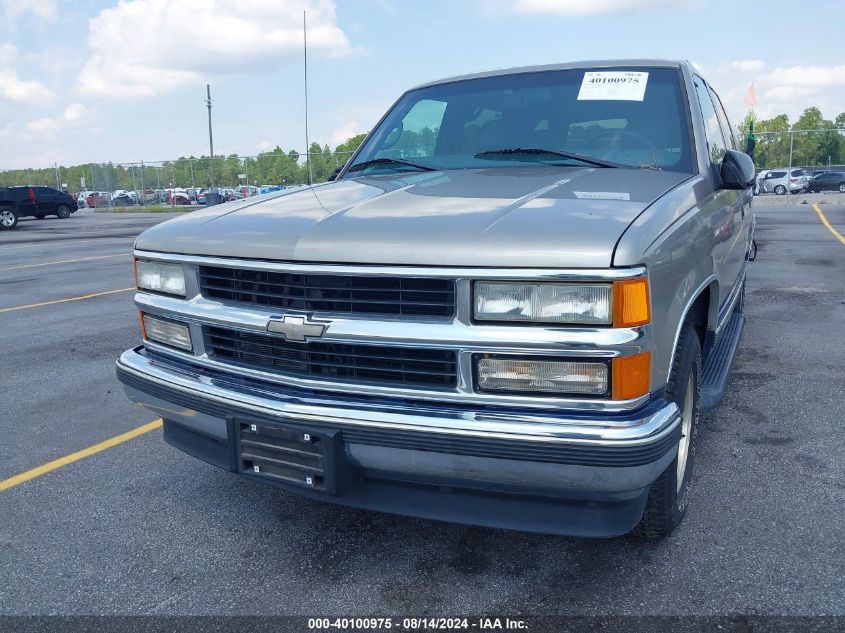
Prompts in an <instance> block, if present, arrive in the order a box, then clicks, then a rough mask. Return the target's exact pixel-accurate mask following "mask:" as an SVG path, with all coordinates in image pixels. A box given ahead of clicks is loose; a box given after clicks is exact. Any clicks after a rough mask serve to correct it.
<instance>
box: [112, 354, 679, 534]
mask: <svg viewBox="0 0 845 633" xmlns="http://www.w3.org/2000/svg"><path fill="white" fill-rule="evenodd" d="M116 369H117V374H118V377H119V379H120V380H121V382H123V383H124V386H125V388H126V391H127V393H128V395H129V397H130V398H131V399H132V400H134V401H135V402H137V403H139V404H141V405H143V406H145V407H146V408H148V409H150V410H151V411H153V412H155V413H156V414H157V415H160V416H161V417H162V418H163V419H164V420H165V439H166V440H167V441H168V442H169V443H171V444H173V445H175V446H176V447H177V448H180V449H182V450H184V451H185V452H187V453H189V454H192V455H194V456H196V457H198V458H200V459H203V460H205V461H207V462H210V463H212V464H215V465H217V466H220V467H222V468H225V469H228V470H233V471H235V472H240V474H245V475H247V476H249V473H245V472H243V471H241V470H239V468H238V467H237V465H236V463H235V460H234V459H233V458H232V455H233V446H234V441H233V439H232V438H233V431H232V429H233V426H234V422H233V421H234V420H236V419H242V420H250V421H252V420H255V421H257V422H260V423H261V424H264V425H272V424H278V425H279V426H280V427H285V428H299V429H302V430H312V431H316V430H321V431H331V432H335V433H338V434H339V436H340V438H341V440H340V441H341V442H342V447H343V455H344V457H343V459H344V460H345V461H346V462H347V463H348V464H349V465H350V466H351V468H352V469H354V471H355V472H356V473H357V475H356V477H357V479H356V482H355V485H354V486H350V487H348V488H347V489H345V490H344V491H343V493H342V494H340V493H339V494H336V495H331V494H326V493H316V492H314V491H307V490H302V489H300V488H298V487H295V486H294V487H290V486H284V485H282V486H281V487H284V488H288V489H290V490H292V491H293V492H297V493H299V494H304V495H306V496H310V497H314V498H318V499H321V500H323V501H329V502H333V503H340V504H346V505H353V506H357V507H363V508H369V509H374V510H381V511H388V512H396V513H399V514H406V515H412V516H420V517H425V518H433V519H441V520H448V521H452V522H460V523H470V524H475V525H486V526H491V527H505V528H513V529H521V530H529V531H539V532H547V533H549V532H550V533H558V534H568V535H580V536H614V535H618V534H623V533H625V532H627V531H629V530H630V529H632V528H633V527H634V526H635V525H636V523H637V522H638V521H639V518H640V516H641V515H642V510H643V507H644V503H645V498H646V496H647V493H648V488H649V486H650V485H651V483H652V482H653V481H654V480H655V479H657V477H659V476H660V474H661V473H662V472H663V471H664V470H665V469H666V468H667V467H668V466H669V465H670V464H671V462H672V460H673V459H674V457H675V454H676V452H677V444H678V439H679V437H680V418H679V412H678V409H677V407H676V406H675V404H673V403H668V402H665V401H655V402H652V403H651V404H650V405H648V406H646V407H644V408H643V409H641V410H640V411H639V412H636V413H617V414H601V415H597V414H595V413H592V414H590V415H589V416H580V415H573V414H571V413H567V414H566V415H555V414H554V413H552V412H548V411H542V412H537V411H532V410H527V411H526V410H506V409H494V408H490V407H481V408H478V409H471V408H467V407H455V406H454V405H436V404H434V403H431V402H409V401H406V400H398V399H397V400H390V399H383V398H372V397H364V396H360V397H357V398H356V397H351V396H349V395H348V394H342V395H340V394H329V393H320V392H317V391H305V390H300V389H285V388H282V387H280V386H279V385H277V384H271V383H261V382H258V381H255V380H253V379H251V378H243V377H240V376H237V375H235V374H231V373H228V374H227V373H222V372H216V371H210V370H208V369H207V368H204V367H198V366H191V365H190V364H188V363H185V362H183V361H181V360H180V359H177V358H170V357H167V356H165V355H160V354H156V353H155V352H151V351H150V350H146V349H145V348H137V349H135V350H129V351H127V352H125V353H124V354H123V355H121V357H120V359H119V360H118V362H117V368H116Z"/></svg>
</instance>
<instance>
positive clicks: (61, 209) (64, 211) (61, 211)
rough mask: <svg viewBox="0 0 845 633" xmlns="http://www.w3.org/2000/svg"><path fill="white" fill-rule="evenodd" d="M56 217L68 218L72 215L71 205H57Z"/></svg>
mask: <svg viewBox="0 0 845 633" xmlns="http://www.w3.org/2000/svg"><path fill="white" fill-rule="evenodd" d="M56 217H57V218H61V219H62V220H67V219H68V218H69V217H70V207H69V206H67V205H66V204H60V205H59V206H58V207H56Z"/></svg>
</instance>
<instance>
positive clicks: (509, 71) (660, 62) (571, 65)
mask: <svg viewBox="0 0 845 633" xmlns="http://www.w3.org/2000/svg"><path fill="white" fill-rule="evenodd" d="M620 66H621V67H631V66H635V67H646V68H649V67H651V68H681V67H683V66H687V67H689V68H690V70H691V71H693V68H692V64H690V62H688V61H684V60H672V59H602V60H587V61H580V62H567V63H563V64H543V65H539V66H518V67H516V68H502V69H499V70H487V71H484V72H478V73H470V74H467V75H457V76H455V77H444V78H443V79H435V80H434V81H427V82H425V83H422V84H419V85H418V86H414V87H413V88H412V90H417V89H419V88H428V87H429V86H436V85H438V84H447V83H452V82H455V81H464V80H466V79H481V78H482V77H498V76H501V75H517V74H520V73H536V72H544V71H548V70H571V69H577V68H617V67H620Z"/></svg>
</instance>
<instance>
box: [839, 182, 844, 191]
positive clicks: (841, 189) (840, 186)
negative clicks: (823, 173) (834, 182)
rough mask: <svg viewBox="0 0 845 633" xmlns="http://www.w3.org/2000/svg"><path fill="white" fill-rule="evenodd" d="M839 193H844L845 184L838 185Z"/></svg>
mask: <svg viewBox="0 0 845 633" xmlns="http://www.w3.org/2000/svg"><path fill="white" fill-rule="evenodd" d="M839 193H845V182H840V183H839Z"/></svg>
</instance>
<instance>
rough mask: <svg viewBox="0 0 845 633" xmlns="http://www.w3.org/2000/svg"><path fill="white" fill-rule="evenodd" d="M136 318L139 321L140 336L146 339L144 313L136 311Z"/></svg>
mask: <svg viewBox="0 0 845 633" xmlns="http://www.w3.org/2000/svg"><path fill="white" fill-rule="evenodd" d="M138 319H139V320H140V321H141V337H142V338H143V339H144V340H146V339H147V327H146V326H145V325H144V313H143V312H141V311H139V312H138Z"/></svg>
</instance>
